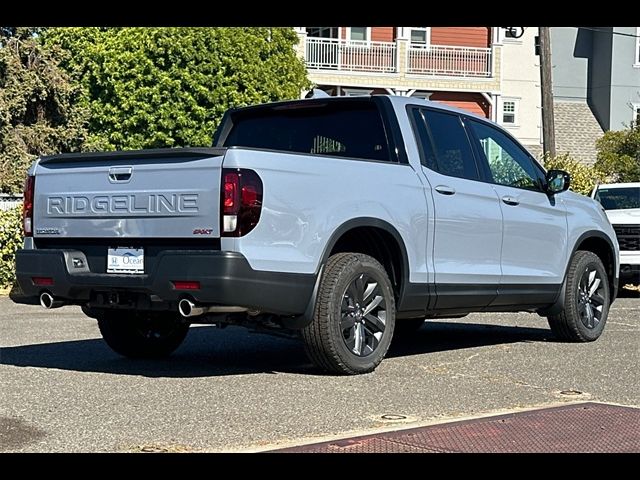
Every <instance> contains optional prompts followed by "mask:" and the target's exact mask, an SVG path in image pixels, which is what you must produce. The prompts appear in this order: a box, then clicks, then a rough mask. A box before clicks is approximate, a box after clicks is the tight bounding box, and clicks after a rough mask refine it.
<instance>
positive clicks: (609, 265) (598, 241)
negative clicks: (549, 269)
mask: <svg viewBox="0 0 640 480" xmlns="http://www.w3.org/2000/svg"><path fill="white" fill-rule="evenodd" d="M578 250H587V251H589V252H592V253H594V254H595V255H597V256H598V258H600V260H601V261H602V264H603V265H604V267H605V270H606V272H607V276H608V280H609V298H610V303H613V301H614V300H615V298H616V296H617V293H618V281H617V279H616V272H615V271H614V269H615V266H616V260H615V252H616V250H615V247H614V246H613V242H612V241H611V238H609V236H607V235H606V234H605V233H604V232H601V231H599V230H588V231H586V232H584V233H583V234H582V235H580V236H579V237H578V238H577V240H576V241H575V242H574V244H573V248H572V249H571V253H570V254H569V255H568V256H567V264H566V267H565V270H564V277H563V281H562V288H561V289H560V292H559V293H558V296H557V297H556V301H555V303H554V304H553V305H552V306H551V307H548V308H545V309H543V310H541V311H539V312H538V313H539V314H540V315H543V316H547V315H557V314H558V313H559V312H560V311H561V310H562V309H563V308H564V297H565V290H566V284H567V273H568V271H569V265H570V264H571V259H572V258H573V256H574V255H575V253H576V252H577V251H578Z"/></svg>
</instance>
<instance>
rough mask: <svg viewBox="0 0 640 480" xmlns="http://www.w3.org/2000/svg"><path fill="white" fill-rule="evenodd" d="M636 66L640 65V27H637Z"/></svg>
mask: <svg viewBox="0 0 640 480" xmlns="http://www.w3.org/2000/svg"><path fill="white" fill-rule="evenodd" d="M635 65H636V67H640V27H636V64H635Z"/></svg>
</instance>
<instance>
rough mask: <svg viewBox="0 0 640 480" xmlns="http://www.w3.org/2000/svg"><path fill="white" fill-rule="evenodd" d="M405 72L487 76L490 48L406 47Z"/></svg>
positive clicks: (489, 74) (448, 75)
mask: <svg viewBox="0 0 640 480" xmlns="http://www.w3.org/2000/svg"><path fill="white" fill-rule="evenodd" d="M407 57H408V58H407V73H410V74H416V75H428V76H445V77H463V78H469V77H472V78H489V77H491V49H490V48H475V47H450V46H444V45H431V46H430V47H427V48H425V47H413V46H410V47H409V48H408V49H407Z"/></svg>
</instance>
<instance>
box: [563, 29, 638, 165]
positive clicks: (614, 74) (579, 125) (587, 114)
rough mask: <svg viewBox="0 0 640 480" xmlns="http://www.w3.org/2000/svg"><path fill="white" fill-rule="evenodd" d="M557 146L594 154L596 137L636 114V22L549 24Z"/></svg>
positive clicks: (585, 157) (589, 157)
mask: <svg viewBox="0 0 640 480" xmlns="http://www.w3.org/2000/svg"><path fill="white" fill-rule="evenodd" d="M551 48H552V51H551V60H552V64H553V97H554V110H555V124H556V147H557V150H558V152H565V151H566V152H570V153H572V154H573V155H574V156H576V157H578V158H579V159H580V160H582V161H584V162H585V163H593V162H594V161H595V160H596V148H595V139H596V138H598V137H600V136H601V135H602V133H603V132H604V131H606V130H621V129H624V128H626V127H627V126H629V125H630V124H631V122H632V121H638V120H639V119H640V27H553V28H551Z"/></svg>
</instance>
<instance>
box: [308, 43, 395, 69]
mask: <svg viewBox="0 0 640 480" xmlns="http://www.w3.org/2000/svg"><path fill="white" fill-rule="evenodd" d="M306 42H307V43H306V53H305V60H306V62H307V68H308V69H310V70H341V71H345V72H382V73H392V72H395V71H396V44H395V43H390V42H357V41H347V40H340V39H337V38H311V37H309V38H307V40H306Z"/></svg>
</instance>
